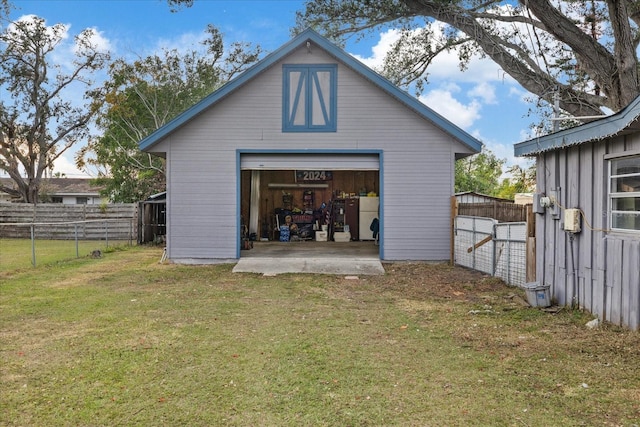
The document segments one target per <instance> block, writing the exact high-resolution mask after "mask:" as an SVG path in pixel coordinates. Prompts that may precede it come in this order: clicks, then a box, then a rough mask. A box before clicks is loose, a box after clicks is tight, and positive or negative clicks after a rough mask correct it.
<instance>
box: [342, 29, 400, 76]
mask: <svg viewBox="0 0 640 427" xmlns="http://www.w3.org/2000/svg"><path fill="white" fill-rule="evenodd" d="M399 38H400V31H399V30H395V29H390V30H387V31H384V32H382V33H380V40H379V41H378V43H377V44H376V45H375V46H373V47H372V48H371V56H369V57H363V56H361V55H357V54H354V55H353V56H354V57H355V58H356V59H358V60H359V61H361V62H362V63H364V64H365V65H366V66H368V67H369V68H372V69H374V70H380V69H382V65H383V62H384V58H385V56H387V52H389V50H391V46H392V45H393V44H394V43H395V42H396V41H398V39H399Z"/></svg>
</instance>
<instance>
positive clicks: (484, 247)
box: [453, 215, 527, 286]
mask: <svg viewBox="0 0 640 427" xmlns="http://www.w3.org/2000/svg"><path fill="white" fill-rule="evenodd" d="M453 232H454V263H455V264H457V265H462V266H464V267H468V268H471V269H474V270H478V271H482V272H484V273H487V274H491V275H492V276H497V277H500V278H501V279H502V280H504V281H505V282H506V283H508V284H510V285H514V286H524V285H525V283H526V271H527V256H526V254H527V223H526V222H508V223H498V221H496V220H494V219H491V218H481V217H472V216H464V215H459V216H456V217H455V220H454V230H453Z"/></svg>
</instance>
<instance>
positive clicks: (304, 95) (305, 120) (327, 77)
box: [282, 65, 337, 132]
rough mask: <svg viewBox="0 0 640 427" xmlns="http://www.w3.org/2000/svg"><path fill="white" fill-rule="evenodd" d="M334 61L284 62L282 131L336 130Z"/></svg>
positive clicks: (335, 68) (335, 67)
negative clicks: (313, 62) (289, 63)
mask: <svg viewBox="0 0 640 427" xmlns="http://www.w3.org/2000/svg"><path fill="white" fill-rule="evenodd" d="M336 70H337V66H336V65H284V66H283V85H282V87H283V99H282V106H283V108H282V130H283V132H335V131H336V129H337V108H336V104H337V97H336V94H337V77H336V74H337V73H336Z"/></svg>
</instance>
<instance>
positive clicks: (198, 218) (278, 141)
mask: <svg viewBox="0 0 640 427" xmlns="http://www.w3.org/2000/svg"><path fill="white" fill-rule="evenodd" d="M282 63H313V64H320V63H336V61H335V59H334V58H332V57H330V56H329V55H328V54H326V53H325V52H324V51H321V50H319V49H315V50H314V51H313V52H312V54H309V53H308V52H307V49H306V48H303V49H300V50H298V51H295V52H294V53H293V54H292V55H290V56H289V57H287V58H285V60H284V61H283V62H282ZM282 63H279V64H276V65H275V66H273V67H271V68H269V69H267V70H266V71H265V72H264V73H262V74H261V75H259V76H257V77H256V78H254V79H253V80H252V81H250V82H248V83H247V84H246V85H244V86H242V87H241V88H239V89H238V90H237V91H236V92H234V93H233V94H232V95H231V96H229V97H227V98H225V99H223V100H221V101H220V102H218V103H217V104H216V105H214V106H213V107H212V108H210V109H209V110H207V111H206V112H204V113H203V114H201V115H200V116H198V117H196V118H195V119H193V120H192V121H191V122H190V123H189V124H188V125H187V126H183V127H182V128H179V129H178V130H176V131H175V132H173V133H172V134H170V135H169V136H168V137H167V138H165V139H164V140H163V141H161V142H160V143H159V144H158V145H157V146H156V147H155V148H154V151H156V152H166V156H167V164H168V168H169V173H168V175H167V176H168V179H169V180H168V183H167V188H168V225H169V227H168V236H167V237H168V247H167V250H168V256H169V258H171V259H173V260H176V261H179V260H184V261H189V260H203V259H234V258H236V257H237V254H238V253H239V250H238V235H239V233H238V230H237V223H236V218H237V217H238V212H237V209H238V197H239V196H238V194H237V193H238V182H237V180H238V176H239V174H238V164H237V161H236V153H237V150H265V151H269V150H303V149H309V148H312V149H314V150H326V151H327V152H330V151H332V150H334V151H339V150H381V151H382V152H383V155H382V160H383V164H382V165H381V168H382V172H381V184H382V188H381V195H382V196H383V198H382V199H381V200H383V203H384V205H383V206H382V207H381V209H382V215H383V235H382V236H383V240H382V244H383V247H382V253H383V254H384V258H385V259H388V260H445V259H448V258H449V250H450V201H449V200H450V199H449V198H450V196H451V194H452V192H453V174H454V167H453V166H454V157H455V153H456V152H458V153H469V152H470V151H469V148H467V147H465V146H464V145H462V144H461V143H459V142H458V141H457V140H455V139H453V138H452V137H451V136H450V135H449V134H447V133H445V132H443V131H442V130H441V129H439V128H437V127H435V126H434V125H433V124H431V123H430V122H427V121H425V120H424V119H423V118H422V117H420V116H419V115H418V114H416V113H415V112H413V111H412V110H410V109H409V108H407V107H406V106H405V105H404V104H401V103H400V102H398V101H396V100H395V99H394V98H392V97H390V96H389V95H388V94H386V93H385V92H383V91H382V90H381V89H379V88H378V87H377V86H375V85H373V84H371V83H370V82H368V81H367V80H366V79H364V78H363V77H362V76H361V75H360V74H358V73H355V72H353V71H352V70H351V69H349V68H347V67H345V66H344V65H342V64H340V63H339V64H338V106H337V108H338V131H337V132H333V133H283V132H282V67H281V65H282Z"/></svg>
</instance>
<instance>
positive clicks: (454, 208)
mask: <svg viewBox="0 0 640 427" xmlns="http://www.w3.org/2000/svg"><path fill="white" fill-rule="evenodd" d="M457 216H458V199H456V196H451V258H450V259H451V265H454V264H455V263H456V230H455V228H456V217H457Z"/></svg>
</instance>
